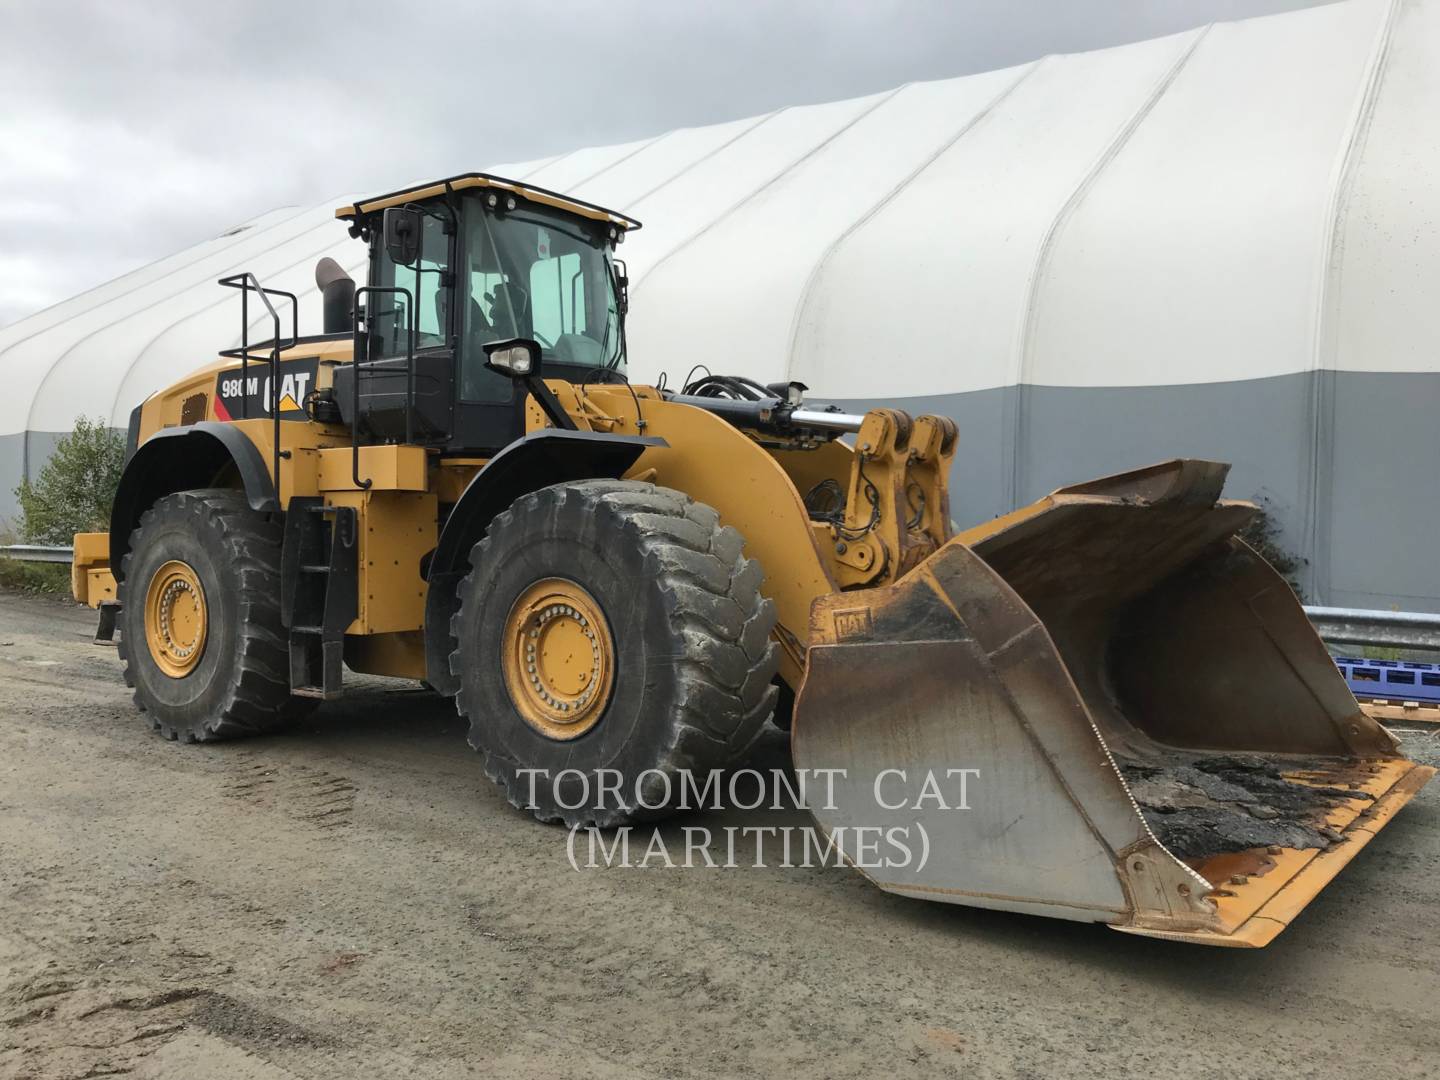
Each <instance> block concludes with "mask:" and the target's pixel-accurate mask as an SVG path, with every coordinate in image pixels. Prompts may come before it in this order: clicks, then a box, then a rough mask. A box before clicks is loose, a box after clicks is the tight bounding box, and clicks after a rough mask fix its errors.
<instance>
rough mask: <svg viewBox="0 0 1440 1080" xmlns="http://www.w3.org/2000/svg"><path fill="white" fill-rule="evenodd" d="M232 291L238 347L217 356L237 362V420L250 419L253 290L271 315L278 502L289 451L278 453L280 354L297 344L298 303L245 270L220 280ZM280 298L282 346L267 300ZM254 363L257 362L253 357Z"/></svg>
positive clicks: (276, 319) (272, 308) (276, 318)
mask: <svg viewBox="0 0 1440 1080" xmlns="http://www.w3.org/2000/svg"><path fill="white" fill-rule="evenodd" d="M219 283H220V284H221V285H224V286H226V287H227V288H231V289H239V290H240V347H239V348H238V349H221V350H220V355H221V356H225V357H230V358H231V359H238V360H239V361H240V390H241V393H240V418H241V419H242V420H248V419H250V382H249V377H250V360H251V356H250V290H251V289H252V288H253V289H254V290H255V293H256V295H258V296H259V297H260V302H261V303H262V304H264V305H265V310H266V311H267V312H269V314H270V322H271V325H272V327H273V332H272V333H271V336H270V358H269V361H270V420H271V423H272V425H273V427H274V432H273V435H274V445H273V454H274V456H273V458H272V459H271V460H272V468H273V470H274V481H275V498H276V501H277V502H278V501H279V499H280V459H281V458H288V457H289V456H290V453H289V451H284V450H281V449H280V354H281V353H282V352H284V351H285V350H286V349H290V348H293V347H294V346H295V344H296V343H297V342H298V341H299V340H300V301H299V298H298V297H296V295H295V294H294V293H291V292H285V291H284V290H283V289H267V288H266V287H265V286H263V285H261V284H260V279H259V278H257V277H256V276H255V275H254V274H252V273H250V272H249V271H247V270H242V271H241V272H240V273H238V274H231V275H230V276H229V277H223V278H221V279H220V282H219ZM272 296H283V297H285V298H286V299H287V300H289V301H290V340H289V341H287V342H285V343H284V344H281V340H280V313H279V312H278V311H276V310H275V305H274V304H272V303H270V297H272ZM255 359H259V358H258V357H256V358H255Z"/></svg>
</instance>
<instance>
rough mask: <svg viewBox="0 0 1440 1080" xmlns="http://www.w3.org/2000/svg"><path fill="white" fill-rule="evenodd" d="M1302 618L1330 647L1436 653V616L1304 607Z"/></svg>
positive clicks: (1439, 634) (1439, 632)
mask: <svg viewBox="0 0 1440 1080" xmlns="http://www.w3.org/2000/svg"><path fill="white" fill-rule="evenodd" d="M1305 614H1306V615H1308V616H1309V617H1310V621H1311V622H1312V623H1314V624H1315V629H1316V630H1317V631H1319V633H1320V637H1321V638H1322V639H1324V640H1325V641H1326V642H1328V643H1330V644H1332V645H1383V646H1390V647H1392V648H1397V649H1436V650H1440V614H1433V613H1429V612H1420V611H1368V610H1365V609H1363V608H1333V607H1307V608H1306V609H1305Z"/></svg>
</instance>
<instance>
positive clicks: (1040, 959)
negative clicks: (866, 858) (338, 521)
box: [0, 594, 1440, 1080]
mask: <svg viewBox="0 0 1440 1080" xmlns="http://www.w3.org/2000/svg"><path fill="white" fill-rule="evenodd" d="M93 624H94V620H93V615H92V613H91V612H89V611H87V610H84V609H78V608H76V607H74V606H73V605H70V604H68V603H61V602H59V601H56V600H49V599H42V598H36V597H24V596H18V595H15V594H0V1025H3V1026H0V1077H16V1078H19V1077H45V1078H52V1077H54V1078H61V1077H97V1076H110V1075H127V1076H134V1077H176V1078H181V1077H183V1078H187V1080H189V1078H195V1077H210V1076H217V1077H227V1078H237V1080H276V1078H281V1077H350V1076H362V1077H384V1076H405V1077H432V1076H433V1077H450V1076H471V1075H475V1076H479V1075H498V1076H527V1077H528V1076H536V1077H579V1076H598V1077H626V1078H629V1077H685V1076H707V1077H708V1076H781V1075H783V1076H787V1077H802V1076H824V1077H847V1076H855V1077H873V1076H876V1075H887V1074H889V1075H898V1076H911V1075H915V1076H962V1075H963V1076H967V1077H969V1076H987V1077H988V1076H999V1077H1029V1076H1051V1075H1065V1076H1105V1077H1124V1076H1147V1077H1151V1076H1178V1075H1184V1074H1191V1075H1213V1074H1217V1073H1218V1074H1222V1075H1224V1076H1225V1077H1227V1080H1234V1078H1242V1077H1250V1076H1287V1077H1294V1076H1323V1077H1328V1076H1343V1077H1346V1078H1347V1080H1359V1078H1362V1077H1370V1076H1388V1077H1402V1076H1422V1075H1432V1076H1433V1075H1435V1074H1436V1072H1437V1071H1440V953H1437V943H1440V784H1432V785H1431V787H1430V788H1429V789H1428V790H1426V791H1425V792H1423V793H1422V794H1421V796H1420V797H1419V798H1417V799H1416V800H1415V802H1414V803H1412V804H1411V806H1410V807H1409V808H1407V809H1406V810H1405V811H1404V812H1403V813H1402V814H1401V815H1400V816H1399V818H1398V819H1397V820H1396V821H1395V823H1394V824H1393V825H1391V826H1390V827H1389V828H1387V829H1386V830H1385V831H1384V832H1383V833H1381V835H1380V836H1379V838H1378V839H1377V840H1376V841H1375V842H1374V843H1373V844H1371V845H1370V847H1369V848H1368V849H1367V850H1366V851H1365V852H1364V853H1363V854H1362V855H1360V856H1359V857H1358V858H1357V859H1356V861H1355V862H1354V863H1353V864H1352V865H1351V866H1350V867H1349V868H1347V869H1346V870H1345V871H1344V872H1343V873H1342V874H1341V875H1340V877H1339V879H1338V880H1337V881H1336V882H1335V884H1334V885H1333V886H1332V887H1331V888H1329V889H1328V890H1326V892H1325V894H1324V895H1323V896H1322V897H1321V898H1320V899H1319V900H1317V901H1316V902H1315V903H1314V904H1313V905H1312V907H1311V908H1310V909H1309V910H1308V911H1307V912H1306V913H1305V914H1304V915H1303V916H1302V917H1301V918H1300V920H1299V921H1298V923H1297V924H1296V925H1295V926H1293V927H1292V928H1291V929H1289V930H1288V931H1287V932H1286V933H1285V934H1283V935H1282V936H1281V937H1280V939H1279V940H1278V941H1277V942H1276V943H1275V944H1274V945H1272V946H1271V947H1270V948H1268V949H1265V950H1262V951H1258V952H1248V951H1231V950H1221V949H1201V948H1196V947H1187V946H1180V945H1172V944H1166V943H1162V942H1159V941H1150V940H1144V939H1140V938H1133V937H1129V936H1127V935H1122V934H1117V933H1115V932H1114V931H1111V930H1107V929H1106V928H1104V927H1102V926H1089V925H1080V924H1073V923H1064V922H1058V921H1053V920H1046V919H1038V918H1030V917H1024V916H1018V915H1006V914H1001V913H995V912H987V911H978V910H971V909H966V908H953V907H946V906H942V905H935V904H926V903H922V902H918V901H910V900H904V899H900V898H896V897H892V896H888V895H886V894H884V893H881V892H879V891H878V890H876V889H875V888H874V887H872V886H870V885H869V884H868V883H866V882H865V881H864V880H863V879H862V878H861V877H859V876H858V875H857V874H855V873H853V872H851V871H847V870H843V869H835V868H828V869H821V868H815V869H809V870H806V869H784V868H772V869H754V868H740V869H730V870H724V869H715V870H707V869H689V870H683V869H676V870H665V869H653V870H634V869H629V870H626V869H602V870H585V871H581V872H576V871H575V870H573V869H571V867H570V864H569V862H568V861H567V859H566V855H565V843H564V833H563V832H561V831H558V830H556V829H554V828H550V827H546V826H542V825H538V824H536V823H534V822H533V821H531V820H530V819H529V818H527V817H525V816H522V815H521V814H519V813H517V812H515V811H512V810H510V809H509V808H508V807H507V806H506V805H505V804H504V802H503V801H502V799H501V798H500V796H499V795H498V794H497V792H496V791H495V790H494V789H493V788H492V787H491V786H490V784H489V782H488V781H486V780H485V778H484V775H483V774H482V772H481V769H480V765H479V762H478V760H477V759H476V757H475V755H474V754H473V753H472V751H471V750H470V749H469V748H468V747H467V745H466V743H465V739H464V734H463V731H462V729H461V725H460V723H459V721H458V720H457V718H456V716H455V714H454V712H453V710H452V709H451V707H450V705H449V704H448V703H447V702H444V701H442V700H439V699H437V698H434V697H431V696H428V695H425V694H420V693H416V692H408V691H406V690H405V689H404V688H403V684H398V683H386V682H382V681H378V680H370V681H366V682H365V683H363V684H362V685H361V686H360V688H358V689H357V691H356V692H355V693H354V694H352V695H350V696H348V697H347V698H346V699H345V700H344V701H342V702H338V703H335V704H333V705H327V706H326V707H325V708H324V709H323V710H322V711H321V712H320V713H318V714H317V716H316V717H315V718H314V719H313V720H312V721H310V722H308V723H306V724H305V725H304V726H303V727H302V728H301V729H300V730H299V731H298V732H296V733H293V734H289V735H286V736H283V737H274V738H266V739H263V740H257V741H251V742H245V743H232V744H222V745H218V746H181V745H175V744H170V743H167V742H164V741H163V740H161V739H160V738H159V737H158V736H155V735H152V734H151V733H150V731H149V730H148V725H146V724H145V723H144V721H143V720H142V719H141V718H140V717H139V716H138V715H137V713H136V712H135V711H134V709H133V707H132V706H131V703H130V699H129V694H128V692H127V691H126V690H125V689H124V687H123V685H122V684H121V681H120V674H119V662H118V660H117V659H116V656H115V651H114V650H113V649H105V648H100V647H95V646H92V645H91V644H89V638H90V635H91V633H92V632H93ZM1406 747H1407V749H1408V750H1409V751H1410V752H1411V753H1412V755H1414V756H1418V757H1422V758H1425V759H1428V760H1430V761H1431V762H1432V763H1434V762H1436V761H1437V759H1440V739H1437V738H1436V737H1435V736H1433V735H1410V736H1406ZM778 749H779V748H778V747H777V748H776V750H777V752H778ZM785 816H786V815H785V814H783V813H779V814H777V813H775V812H765V811H755V812H752V813H749V814H744V813H741V812H739V811H719V812H714V813H711V814H708V815H703V816H700V817H692V818H691V823H692V824H710V825H712V826H713V825H716V824H735V823H756V824H759V823H774V822H776V821H778V820H783V819H785ZM793 823H798V822H793ZM739 861H741V862H742V864H743V863H744V862H746V861H748V860H746V859H745V858H744V857H743V856H742V858H741V859H740V860H739Z"/></svg>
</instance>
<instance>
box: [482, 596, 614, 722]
mask: <svg viewBox="0 0 1440 1080" xmlns="http://www.w3.org/2000/svg"><path fill="white" fill-rule="evenodd" d="M501 648H502V650H503V656H504V669H505V688H506V689H507V690H508V691H509V693H510V700H511V701H512V702H514V703H515V708H516V710H517V711H518V712H519V713H520V716H521V717H522V718H523V719H524V720H525V722H526V723H527V724H529V725H530V726H531V727H533V728H534V729H535V730H536V731H538V732H540V734H542V735H545V736H547V737H549V738H551V739H562V740H563V739H576V738H579V737H580V736H581V735H584V734H585V732H587V731H589V730H590V729H591V728H593V727H594V726H595V725H596V723H598V722H599V720H600V716H601V714H602V713H603V712H604V711H605V705H606V703H607V702H608V701H609V700H610V690H611V688H612V686H613V685H614V682H615V642H614V640H613V639H612V638H611V636H610V624H609V623H608V622H606V621H605V614H604V612H603V611H601V610H600V605H599V604H597V603H596V602H595V598H594V597H592V596H591V595H590V594H589V593H588V592H586V591H585V590H584V589H583V588H581V587H580V586H579V585H577V584H576V583H575V582H573V581H569V580H567V579H565V578H545V579H544V580H542V581H537V582H535V584H533V585H531V586H530V587H529V588H528V589H526V590H525V591H524V592H523V593H521V594H520V597H519V599H517V600H516V601H515V604H514V606H512V607H511V609H510V614H509V615H508V616H507V617H506V619H505V632H504V638H503V641H502V644H501Z"/></svg>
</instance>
